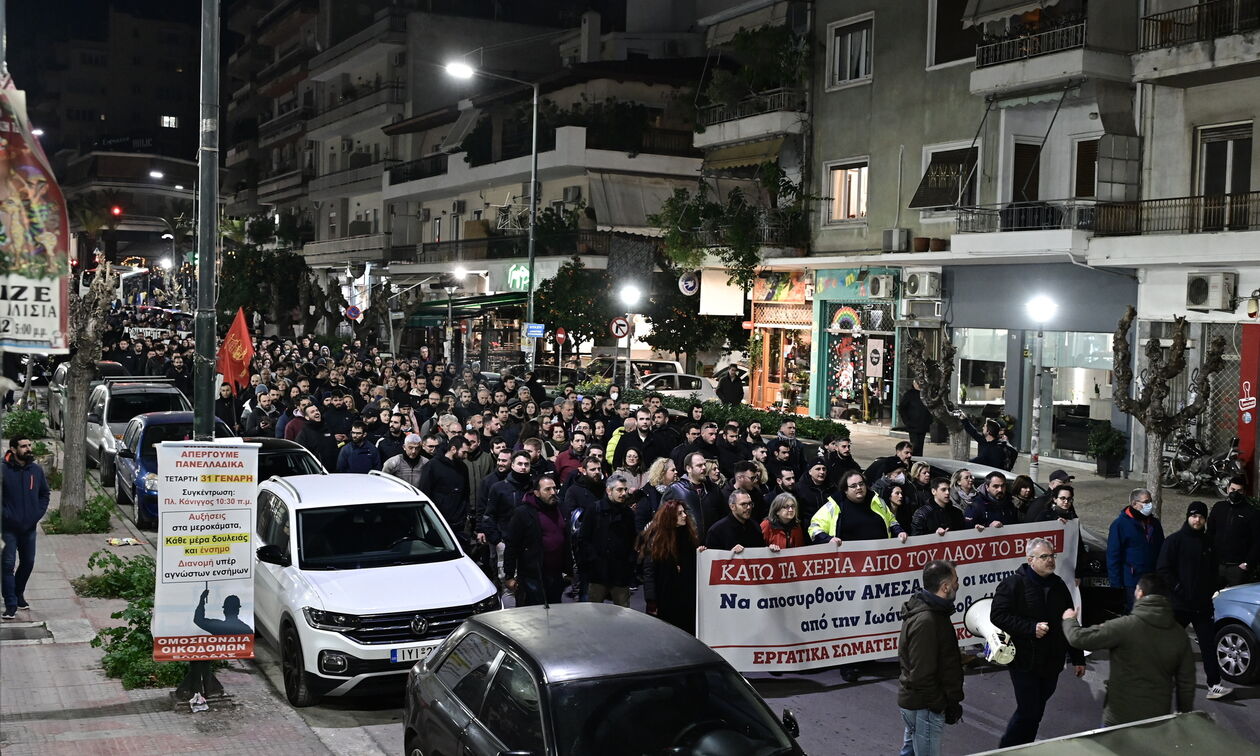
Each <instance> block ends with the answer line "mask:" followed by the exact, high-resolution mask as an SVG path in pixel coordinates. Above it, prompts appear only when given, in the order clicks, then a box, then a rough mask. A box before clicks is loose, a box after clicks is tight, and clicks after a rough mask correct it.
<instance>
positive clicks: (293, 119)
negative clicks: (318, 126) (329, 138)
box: [258, 107, 311, 147]
mask: <svg viewBox="0 0 1260 756" xmlns="http://www.w3.org/2000/svg"><path fill="white" fill-rule="evenodd" d="M310 115H311V109H310V108H306V107H296V108H291V109H290V110H286V111H285V112H283V113H281V114H280V115H277V116H274V117H272V118H271V119H270V120H267V121H263V122H262V123H260V124H258V146H259V147H269V146H271V145H273V144H275V143H277V142H282V141H284V140H285V139H288V138H290V137H294V136H297V135H298V134H301V133H302V132H303V131H304V130H305V129H306V119H307V118H309V117H310Z"/></svg>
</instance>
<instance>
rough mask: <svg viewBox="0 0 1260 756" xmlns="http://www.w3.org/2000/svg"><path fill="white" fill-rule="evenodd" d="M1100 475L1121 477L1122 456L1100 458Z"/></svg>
mask: <svg viewBox="0 0 1260 756" xmlns="http://www.w3.org/2000/svg"><path fill="white" fill-rule="evenodd" d="M1098 475H1099V477H1102V478H1119V477H1120V458H1119V457H1109V458H1105V459H1104V458H1102V457H1099V458H1098Z"/></svg>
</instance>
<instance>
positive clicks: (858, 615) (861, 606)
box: [696, 520, 1080, 672]
mask: <svg viewBox="0 0 1260 756" xmlns="http://www.w3.org/2000/svg"><path fill="white" fill-rule="evenodd" d="M1079 537H1080V525H1079V523H1077V522H1076V521H1075V520H1073V521H1070V522H1069V523H1068V524H1066V525H1063V524H1061V523H1059V522H1057V521H1055V522H1045V523H1034V524H1028V525H1011V526H1007V527H1003V528H988V529H986V530H984V531H983V532H976V531H975V530H965V531H957V532H950V533H947V534H945V535H944V536H937V535H926V536H917V537H914V538H910V539H909V540H907V541H906V542H905V543H901V542H900V541H899V540H897V539H895V538H890V539H885V540H879V541H849V542H845V543H843V544H841V545H840V547H836V546H832V545H830V544H825V545H821V546H808V547H804V548H797V549H787V550H784V551H780V552H777V553H776V552H772V551H770V550H769V549H745V550H744V551H743V552H742V553H741V554H734V553H732V552H730V551H718V550H715V549H708V550H706V551H704V552H702V553H700V554H699V558H700V564H699V568H698V570H697V583H698V585H697V591H696V636H697V637H698V638H699V639H700V640H702V641H704V642H705V643H707V644H708V645H709V646H710V647H711V648H712V649H713V650H715V651H717V652H718V653H719V654H721V655H722V657H723V658H725V659H726V660H727V661H728V662H730V663H731V665H732V666H734V667H735V669H737V670H739V671H740V672H784V671H794V670H807V669H818V668H822V667H831V666H835V665H838V664H849V663H853V662H860V661H868V660H872V659H887V658H891V657H895V656H896V655H897V641H898V637H899V635H900V633H901V608H902V605H904V604H905V602H906V601H907V600H908V599H909V598H910V597H911V596H913V595H914V594H915V593H916V592H918V591H919V590H920V587H921V586H920V578H921V577H922V575H923V567H924V565H926V564H927V563H928V562H930V561H932V560H934V559H946V560H949V561H951V562H954V564H955V565H956V566H957V569H958V578H959V582H960V583H961V586H960V588H959V590H958V597H957V599H956V603H955V609H956V611H955V613H954V615H953V618H952V619H953V621H954V627H955V629H956V630H957V634H958V642H959V644H960V645H971V644H975V643H979V642H980V641H979V640H977V639H975V638H974V637H973V636H972V635H971V633H969V632H967V628H966V627H964V626H963V614H964V613H965V612H966V610H967V607H969V606H971V604H972V603H974V602H975V601H978V600H980V599H982V598H985V597H986V596H992V595H993V592H994V590H995V589H996V588H997V584H998V583H1000V582H1001V581H1002V579H1003V578H1005V577H1007V576H1008V575H1010V574H1011V573H1012V572H1014V571H1015V570H1016V569H1018V567H1019V566H1020V565H1021V564H1024V563H1025V562H1026V559H1025V555H1024V548H1025V545H1026V544H1027V542H1028V541H1029V540H1030V539H1033V538H1046V539H1048V540H1049V541H1050V542H1051V543H1052V544H1054V550H1055V552H1057V553H1059V554H1060V558H1059V559H1058V560H1057V564H1056V567H1055V571H1056V573H1057V574H1058V575H1059V577H1061V578H1063V580H1064V582H1066V583H1067V584H1068V588H1069V589H1070V590H1071V592H1072V597H1073V600H1074V602H1075V603H1076V605H1077V606H1079V605H1080V593H1079V592H1078V591H1077V589H1076V584H1075V583H1076V581H1075V567H1076V550H1077V543H1078V541H1079Z"/></svg>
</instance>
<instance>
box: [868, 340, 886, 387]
mask: <svg viewBox="0 0 1260 756" xmlns="http://www.w3.org/2000/svg"><path fill="white" fill-rule="evenodd" d="M866 377H867V378H883V377H884V340H883V339H875V338H871V339H867V340H866Z"/></svg>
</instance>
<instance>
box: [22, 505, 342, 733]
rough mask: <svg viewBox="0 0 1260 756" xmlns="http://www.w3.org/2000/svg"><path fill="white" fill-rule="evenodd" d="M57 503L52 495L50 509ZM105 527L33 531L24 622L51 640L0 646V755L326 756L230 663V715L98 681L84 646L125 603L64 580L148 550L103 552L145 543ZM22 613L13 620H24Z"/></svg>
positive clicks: (251, 669) (262, 687)
mask: <svg viewBox="0 0 1260 756" xmlns="http://www.w3.org/2000/svg"><path fill="white" fill-rule="evenodd" d="M58 500H59V495H58V492H57V491H54V492H53V496H52V506H51V507H50V510H51V509H52V508H56V507H57V505H58ZM113 528H114V529H113V531H112V532H110V533H103V534H95V535H78V536H75V535H46V534H44V533H43V532H42V529H41V532H40V534H39V541H38V546H37V557H36V564H35V572H34V574H33V575H32V576H31V582H30V585H29V587H28V588H27V591H26V598H27V599H28V600H29V601H30V603H31V611H30V613H29V614H30V619H31V620H36V621H41V620H42V621H44V622H45V623H46V624H47V628H48V630H49V632H50V633H51V637H50V638H49V637H45V638H44V639H42V640H25V641H3V642H0V750H2V751H3V752H4V754H5V756H19V755H20V754H21V755H24V754H38V755H39V756H54V755H57V754H66V755H67V756H71V755H73V756H85V755H87V754H93V755H94V754H168V753H187V754H224V756H227V755H228V754H232V755H235V754H241V753H249V752H257V753H271V754H295V755H296V754H328V753H331V751H330V750H329V749H328V748H327V747H326V746H325V745H324V743H323V742H322V741H321V740H320V739H319V737H318V736H317V735H316V734H315V733H314V732H313V731H312V730H311V728H310V727H308V726H307V725H306V723H305V722H303V720H302V718H301V717H300V716H299V715H298V714H297V713H296V712H294V710H293V709H292V708H290V707H289V706H288V704H287V703H286V702H285V701H284V698H283V696H282V695H280V694H278V693H277V692H276V691H274V690H273V689H272V688H271V686H270V684H269V683H268V682H267V680H266V679H265V678H264V676H263V675H262V674H261V673H260V672H259V671H258V668H257V667H256V666H255V665H254V664H252V663H248V662H233V663H232V665H231V667H229V668H228V669H225V670H222V671H221V672H219V673H218V678H219V681H220V682H222V683H223V687H224V688H225V689H226V691H227V692H228V693H229V694H230V695H231V697H232V700H233V702H234V703H235V707H234V708H226V709H222V710H211V711H207V712H202V713H199V714H190V713H188V712H187V708H186V707H185V708H184V711H182V712H176V711H174V709H173V707H172V705H171V703H170V699H169V693H170V690H169V689H167V688H144V689H136V690H130V691H127V690H123V687H122V684H121V683H120V682H119V681H117V680H112V679H110V678H108V677H106V676H105V673H104V672H103V671H102V670H101V663H100V660H101V654H102V651H101V649H98V648H92V646H91V645H89V641H90V640H91V639H92V637H93V636H94V635H95V634H96V631H97V630H98V629H100V628H102V627H109V626H113V625H116V624H118V621H117V620H112V619H110V616H109V615H110V613H112V612H115V611H118V610H119V609H121V608H123V606H124V605H125V603H126V602H124V601H122V600H118V599H94V598H81V597H79V596H76V595H75V593H74V589H73V588H72V587H71V586H70V580H71V578H75V577H78V576H79V575H82V574H85V573H86V572H87V571H88V568H87V560H88V557H89V556H91V554H92V553H93V552H95V551H98V550H101V549H107V550H111V551H115V552H117V553H119V554H121V555H123V556H128V555H130V554H133V553H134V554H139V553H142V550H143V551H147V552H148V553H149V554H153V553H154V549H153V546H152V545H147V546H143V547H140V546H121V547H113V546H108V545H106V543H105V539H106V538H109V537H112V536H117V537H120V538H121V537H128V536H130V537H132V538H137V539H139V540H143V541H145V542H146V543H149V542H151V541H152V540H153V537H154V534H152V533H140V532H138V531H135V530H133V529H132V528H131V524H130V523H129V522H125V521H120V519H119V517H118V516H115V518H114V521H113ZM22 614H23V613H19V615H18V617H19V619H25V618H24V617H23V616H22ZM5 624H6V626H13V625H20V624H22V623H5ZM47 635H48V634H45V636H47Z"/></svg>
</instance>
